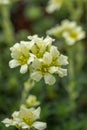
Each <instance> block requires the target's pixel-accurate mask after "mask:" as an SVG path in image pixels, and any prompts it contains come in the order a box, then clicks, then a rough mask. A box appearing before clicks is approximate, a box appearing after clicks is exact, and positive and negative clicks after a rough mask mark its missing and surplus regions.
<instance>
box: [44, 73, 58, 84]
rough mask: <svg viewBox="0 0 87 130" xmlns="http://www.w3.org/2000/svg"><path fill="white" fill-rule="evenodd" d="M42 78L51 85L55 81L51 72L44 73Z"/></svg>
mask: <svg viewBox="0 0 87 130" xmlns="http://www.w3.org/2000/svg"><path fill="white" fill-rule="evenodd" d="M44 80H45V83H46V84H49V85H53V84H54V83H55V82H56V79H55V77H54V76H53V75H51V74H46V75H44Z"/></svg>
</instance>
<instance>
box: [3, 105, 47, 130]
mask: <svg viewBox="0 0 87 130" xmlns="http://www.w3.org/2000/svg"><path fill="white" fill-rule="evenodd" d="M40 111H41V108H40V107H38V108H37V109H35V108H30V109H27V108H26V107H23V106H22V107H21V108H20V111H15V112H14V113H13V114H12V118H11V119H9V118H6V119H4V120H3V121H2V122H3V123H4V124H5V125H6V127H9V126H15V127H17V128H22V129H28V130H30V129H31V128H35V129H37V130H43V129H45V128H46V123H44V122H40V121H36V120H37V119H39V118H40Z"/></svg>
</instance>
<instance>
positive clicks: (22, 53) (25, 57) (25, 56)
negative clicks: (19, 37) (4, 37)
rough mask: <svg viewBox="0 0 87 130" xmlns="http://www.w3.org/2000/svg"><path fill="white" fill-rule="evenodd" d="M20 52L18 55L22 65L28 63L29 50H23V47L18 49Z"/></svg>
mask: <svg viewBox="0 0 87 130" xmlns="http://www.w3.org/2000/svg"><path fill="white" fill-rule="evenodd" d="M17 51H18V52H19V55H18V57H17V60H18V62H19V63H20V64H21V65H24V64H27V61H28V59H29V52H28V50H26V49H25V51H22V49H18V50H17Z"/></svg>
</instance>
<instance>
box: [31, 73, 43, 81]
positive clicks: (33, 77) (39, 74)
mask: <svg viewBox="0 0 87 130" xmlns="http://www.w3.org/2000/svg"><path fill="white" fill-rule="evenodd" d="M41 78H42V75H41V73H40V72H39V71H35V72H33V73H32V74H31V79H33V80H36V81H37V82H38V81H39V80H40V79H41Z"/></svg>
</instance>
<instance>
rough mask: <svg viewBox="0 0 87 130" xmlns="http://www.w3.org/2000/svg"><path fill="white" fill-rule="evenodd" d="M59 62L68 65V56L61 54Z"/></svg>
mask: <svg viewBox="0 0 87 130" xmlns="http://www.w3.org/2000/svg"><path fill="white" fill-rule="evenodd" d="M58 62H59V64H60V65H67V64H68V57H67V56H64V55H60V57H59V59H58Z"/></svg>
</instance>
